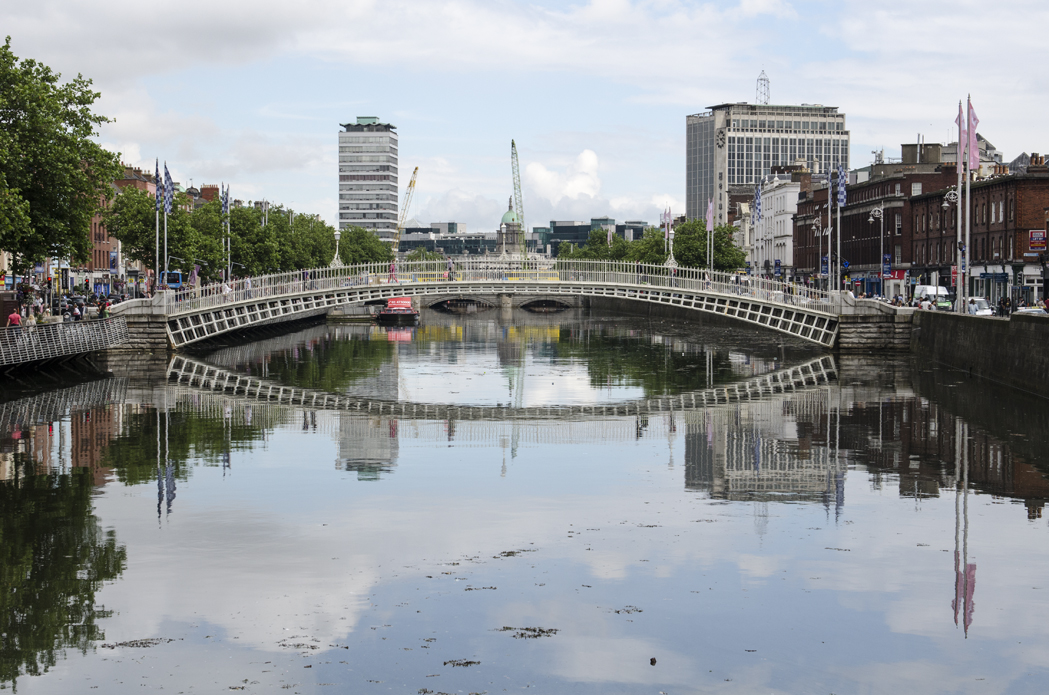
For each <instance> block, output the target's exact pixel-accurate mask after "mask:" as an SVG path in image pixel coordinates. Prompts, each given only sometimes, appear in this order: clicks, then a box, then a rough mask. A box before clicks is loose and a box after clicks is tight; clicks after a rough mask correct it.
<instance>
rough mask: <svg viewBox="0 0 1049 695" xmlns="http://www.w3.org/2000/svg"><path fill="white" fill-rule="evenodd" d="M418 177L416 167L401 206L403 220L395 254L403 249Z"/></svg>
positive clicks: (395, 246)
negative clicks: (402, 235) (402, 237)
mask: <svg viewBox="0 0 1049 695" xmlns="http://www.w3.org/2000/svg"><path fill="white" fill-rule="evenodd" d="M418 175H419V167H415V171H413V172H412V180H411V181H409V182H408V188H407V189H405V191H404V204H403V205H401V219H399V220H397V239H396V241H395V242H394V248H393V251H394V253H396V252H397V251H398V250H400V248H401V232H402V231H404V223H405V222H407V221H408V208H410V207H411V206H412V194H413V193H415V177H416V176H418Z"/></svg>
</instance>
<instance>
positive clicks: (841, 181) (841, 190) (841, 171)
mask: <svg viewBox="0 0 1049 695" xmlns="http://www.w3.org/2000/svg"><path fill="white" fill-rule="evenodd" d="M844 206H845V167H843V166H842V165H841V164H839V165H838V207H839V208H840V207H844Z"/></svg>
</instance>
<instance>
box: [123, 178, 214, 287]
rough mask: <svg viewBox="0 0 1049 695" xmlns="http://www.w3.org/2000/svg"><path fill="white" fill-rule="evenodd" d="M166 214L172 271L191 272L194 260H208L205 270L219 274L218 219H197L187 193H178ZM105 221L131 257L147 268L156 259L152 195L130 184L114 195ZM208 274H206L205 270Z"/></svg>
mask: <svg viewBox="0 0 1049 695" xmlns="http://www.w3.org/2000/svg"><path fill="white" fill-rule="evenodd" d="M172 202H173V205H172V207H171V213H170V214H168V216H167V250H168V256H169V257H171V256H174V257H175V258H171V259H170V261H169V266H168V267H169V269H170V270H181V271H183V272H184V273H188V272H189V271H190V270H192V268H193V264H194V259H198V258H199V259H201V260H204V261H207V263H208V265H207V266H206V267H204V268H201V271H202V273H204V271H209V272H211V273H213V274H217V271H218V270H220V269H221V267H222V265H223V264H222V260H221V259H222V252H221V241H220V240H219V238H218V237H217V236H216V235H217V234H218V232H217V228H218V223H217V221H212V222H211V223H208V221H206V220H204V219H202V218H197V217H196V215H195V213H192V212H190V211H189V208H190V207H191V206H192V200H191V199H190V197H189V196H187V195H186V194H185V193H177V194H176V195H175V200H174V201H172ZM163 215H164V213H163V212H161V219H160V235H159V245H160V265H161V268H163V267H164V257H163V256H164V239H165V233H164V217H163ZM102 221H103V224H105V226H106V230H107V231H108V232H109V234H110V235H111V236H113V237H114V238H116V239H119V240H120V242H121V244H122V245H123V249H124V253H126V254H127V255H128V257H129V258H131V259H133V260H136V261H141V262H143V263H145V264H146V267H147V268H152V267H153V265H154V263H155V262H156V260H155V258H154V253H156V249H157V244H158V240H157V231H156V208H155V207H154V198H153V196H152V195H151V194H149V193H147V192H145V191H142V190H139V189H137V188H133V187H131V186H129V187H127V188H125V189H124V190H122V191H121V192H120V193H119V194H118V195H116V196H115V197H114V198H113V203H112V204H111V205H110V206H109V207H108V208H107V209H106V210H105V211H104V212H103V214H102ZM205 277H207V274H206V273H205Z"/></svg>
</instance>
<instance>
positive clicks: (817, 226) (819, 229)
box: [812, 207, 831, 290]
mask: <svg viewBox="0 0 1049 695" xmlns="http://www.w3.org/2000/svg"><path fill="white" fill-rule="evenodd" d="M819 210H820V208H819V207H817V208H816V218H815V219H814V220H813V221H812V231H813V232H814V233H815V234H816V239H817V241H818V244H819V246H818V247H817V249H818V250H817V256H816V264H817V265H816V269H817V271H818V272H817V273H816V277H818V278H822V277H823V235H824V234H826V235H827V236H828V239H827V275H828V276H829V275H830V257H831V253H830V238H829V237H830V231H831V228H830V227H827V228H826V229H824V228H823V220H822V217H823V216H822V215H820V213H819ZM828 281H829V277H828ZM823 289H826V290H829V289H830V287H827V286H826V284H825V285H824V287H823Z"/></svg>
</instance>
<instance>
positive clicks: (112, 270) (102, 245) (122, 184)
mask: <svg viewBox="0 0 1049 695" xmlns="http://www.w3.org/2000/svg"><path fill="white" fill-rule="evenodd" d="M112 186H113V192H114V194H119V193H120V191H122V190H123V189H125V188H128V187H131V188H137V189H139V190H140V191H145V192H146V193H149V194H150V195H156V192H157V186H156V183H154V181H153V174H152V173H151V172H144V171H142V170H141V169H137V168H134V167H130V166H127V165H124V176H123V178H120V179H117V180H116V181H114V182H113V183H112ZM91 244H92V249H91V257H90V259H89V260H88V262H87V265H86V266H84V268H82V269H81V271H80V273H81V275H82V276H83V279H84V280H87V282H88V286H89V287H91V289H92V291H94V292H99V293H102V294H108V293H109V292H113V291H116V290H117V289H118V288H123V287H124V285H125V283H126V281H128V280H131V281H132V282H134V281H136V280H137V279H138V278H140V277H141V278H143V279H144V278H145V269H144V268H139V267H136V266H129V265H128V264H127V262H126V261H125V259H124V256H123V254H122V253H121V248H120V242H119V241H118V240H116V239H114V238H113V237H111V236H109V234H108V233H107V232H106V228H105V225H104V224H102V215H101V214H98V215H95V216H94V217H92V218H91Z"/></svg>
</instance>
